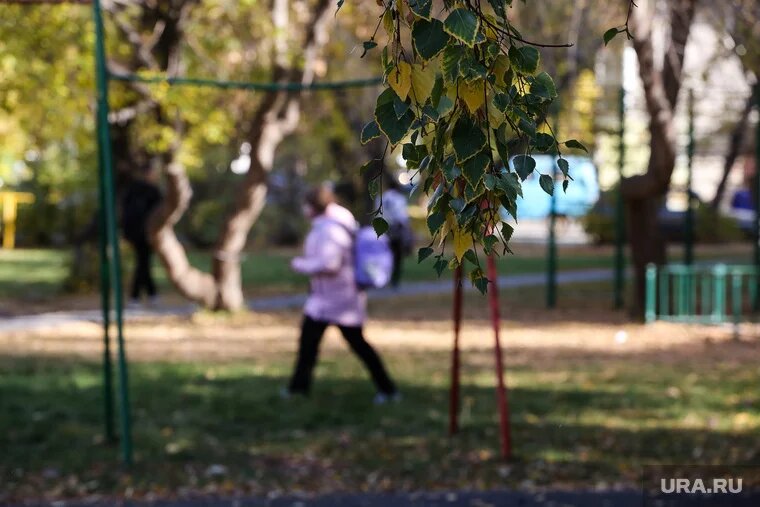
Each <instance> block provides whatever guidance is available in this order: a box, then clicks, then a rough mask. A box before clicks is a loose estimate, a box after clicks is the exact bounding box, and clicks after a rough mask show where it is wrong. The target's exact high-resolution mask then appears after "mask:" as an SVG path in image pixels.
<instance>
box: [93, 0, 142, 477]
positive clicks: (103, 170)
mask: <svg viewBox="0 0 760 507" xmlns="http://www.w3.org/2000/svg"><path fill="white" fill-rule="evenodd" d="M92 7H93V18H94V22H95V69H96V78H97V79H96V82H97V114H98V117H97V127H98V140H99V143H98V144H99V147H100V150H101V153H100V161H101V163H100V178H101V179H102V185H103V190H104V192H103V195H104V204H105V206H104V210H103V211H104V217H105V225H106V236H107V238H108V253H109V255H110V275H111V288H112V289H113V294H114V310H115V318H116V319H115V320H116V339H117V345H118V366H119V402H120V408H121V410H120V411H119V415H120V422H121V451H122V460H123V461H124V464H125V465H131V464H132V421H131V414H130V406H129V379H128V374H127V357H126V352H125V350H124V319H123V317H124V316H123V313H122V310H123V300H122V299H123V298H122V284H121V255H120V252H119V237H118V234H117V231H116V203H115V201H116V199H115V197H114V194H115V192H114V181H113V160H112V153H111V136H110V132H109V128H108V70H107V67H106V49H105V43H104V40H103V38H104V29H103V15H102V12H101V9H100V0H94V1H93V2H92Z"/></svg>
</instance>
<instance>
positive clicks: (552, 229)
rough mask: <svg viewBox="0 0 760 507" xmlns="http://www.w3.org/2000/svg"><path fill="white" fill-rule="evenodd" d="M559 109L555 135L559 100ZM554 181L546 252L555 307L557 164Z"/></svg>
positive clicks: (550, 295)
mask: <svg viewBox="0 0 760 507" xmlns="http://www.w3.org/2000/svg"><path fill="white" fill-rule="evenodd" d="M555 104H556V107H557V109H555V110H554V125H555V127H554V135H555V136H557V135H559V134H558V132H559V110H558V109H559V107H558V105H559V102H556V103H555ZM552 167H553V172H552V181H553V183H554V191H552V195H551V205H550V206H551V207H550V209H549V238H548V241H547V252H546V307H547V308H555V307H556V306H557V190H558V185H557V174H558V172H557V169H558V167H557V164H556V163H555V164H554V165H553V166H552Z"/></svg>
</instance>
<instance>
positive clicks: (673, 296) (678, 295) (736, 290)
mask: <svg viewBox="0 0 760 507" xmlns="http://www.w3.org/2000/svg"><path fill="white" fill-rule="evenodd" d="M758 272H760V270H758V268H757V267H755V266H752V265H730V264H715V265H687V264H667V265H665V266H655V265H654V264H650V265H649V266H647V276H646V312H645V317H646V321H647V323H650V322H654V321H656V320H663V321H669V322H684V323H692V324H725V323H733V324H736V325H738V324H739V323H741V322H742V321H743V320H747V319H748V318H749V317H751V316H752V315H753V313H754V312H753V308H755V303H756V300H757V296H758Z"/></svg>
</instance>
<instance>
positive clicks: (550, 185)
mask: <svg viewBox="0 0 760 507" xmlns="http://www.w3.org/2000/svg"><path fill="white" fill-rule="evenodd" d="M538 183H539V184H540V185H541V188H542V189H543V191H544V192H546V193H547V194H549V195H553V194H554V180H552V177H551V176H549V175H548V174H542V175H541V177H540V178H538Z"/></svg>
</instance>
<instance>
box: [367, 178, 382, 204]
mask: <svg viewBox="0 0 760 507" xmlns="http://www.w3.org/2000/svg"><path fill="white" fill-rule="evenodd" d="M367 191H368V192H369V197H370V199H374V198H375V197H377V194H378V193H380V178H377V177H375V178H372V179H371V180H370V182H369V183H368V184H367Z"/></svg>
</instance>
